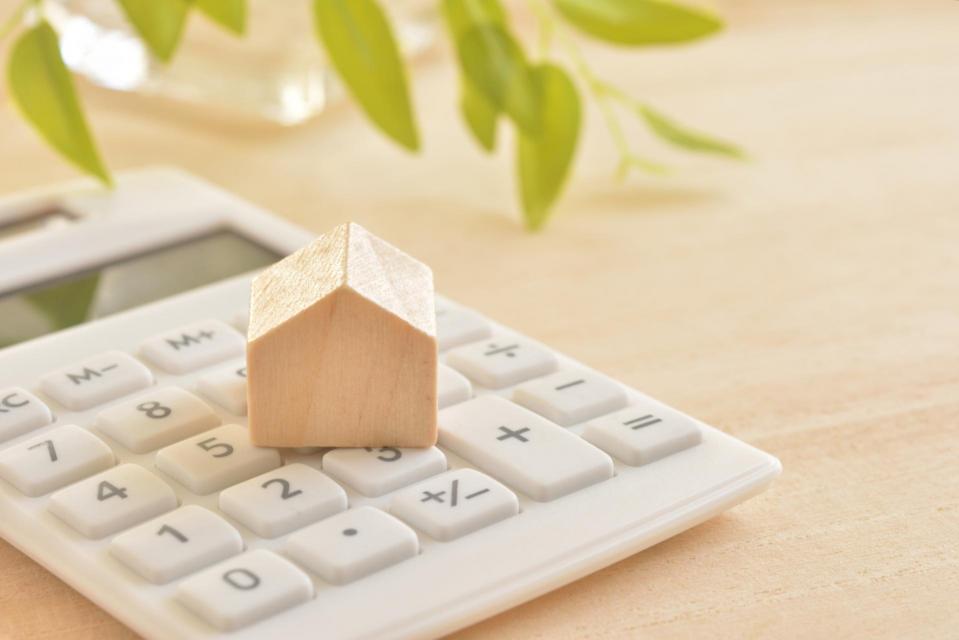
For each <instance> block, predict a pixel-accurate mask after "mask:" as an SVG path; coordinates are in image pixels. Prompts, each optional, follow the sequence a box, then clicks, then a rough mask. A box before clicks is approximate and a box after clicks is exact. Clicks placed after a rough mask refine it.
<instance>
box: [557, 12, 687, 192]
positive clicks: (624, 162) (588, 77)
mask: <svg viewBox="0 0 959 640" xmlns="http://www.w3.org/2000/svg"><path fill="white" fill-rule="evenodd" d="M557 31H558V32H559V39H560V40H561V41H562V43H563V45H564V47H565V49H566V53H567V55H568V56H569V58H570V61H571V62H572V63H573V67H574V68H575V69H576V73H577V74H578V75H579V76H580V78H582V80H583V82H584V83H585V84H586V88H587V89H588V90H589V92H590V94H591V95H592V96H593V99H594V100H595V101H596V104H598V105H599V110H600V113H601V114H602V116H603V121H604V122H605V123H606V129H607V130H608V131H609V135H610V137H611V138H612V139H613V143H614V144H615V145H616V150H617V151H618V152H619V164H618V166H617V168H616V178H617V179H618V180H623V179H624V178H625V177H626V175H627V174H628V173H629V170H630V169H631V168H637V169H642V170H643V171H646V172H649V173H657V174H664V173H668V172H669V169H668V168H667V167H666V166H664V165H661V164H659V163H657V162H653V161H651V160H647V159H646V158H643V157H640V156H637V155H636V154H634V153H633V151H632V149H630V147H629V142H628V141H627V139H626V134H625V132H624V131H623V126H622V124H621V123H620V121H619V117H618V116H617V115H616V110H615V109H614V108H613V104H612V100H611V99H615V100H619V101H622V102H626V103H628V104H629V106H630V107H632V108H634V109H638V108H639V107H640V103H639V102H637V101H636V100H634V99H633V98H632V97H630V96H629V95H627V94H626V93H625V92H623V90H622V89H619V88H618V87H616V86H614V85H612V84H610V83H609V82H607V81H605V80H603V79H602V78H600V77H599V76H597V75H596V74H595V73H594V72H593V70H592V69H590V67H589V65H588V64H586V59H585V58H584V57H583V54H582V52H580V50H579V47H577V46H576V43H575V42H574V41H573V39H572V38H571V37H570V36H569V34H568V33H566V32H565V31H564V30H562V29H557Z"/></svg>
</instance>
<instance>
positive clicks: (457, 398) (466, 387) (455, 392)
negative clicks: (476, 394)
mask: <svg viewBox="0 0 959 640" xmlns="http://www.w3.org/2000/svg"><path fill="white" fill-rule="evenodd" d="M436 374H437V375H436V388H437V389H436V396H437V404H438V405H439V408H440V409H442V408H444V407H448V406H450V405H451V404H456V403H457V402H464V401H466V400H469V399H470V398H471V397H472V396H473V389H472V388H471V387H470V381H469V380H467V379H466V378H465V377H464V376H463V374H461V373H460V372H458V371H456V370H455V369H450V368H449V367H447V366H446V365H444V364H441V365H439V367H438V368H437V372H436Z"/></svg>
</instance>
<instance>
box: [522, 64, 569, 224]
mask: <svg viewBox="0 0 959 640" xmlns="http://www.w3.org/2000/svg"><path fill="white" fill-rule="evenodd" d="M532 76H533V82H534V85H535V86H536V89H537V91H538V93H539V105H540V116H539V117H540V118H541V119H542V127H541V130H540V132H539V134H537V135H530V134H526V133H524V132H519V135H518V136H517V164H518V169H519V183H520V195H521V198H522V202H523V211H524V213H525V217H526V225H527V226H528V227H529V228H530V229H538V228H540V227H541V226H542V225H543V223H544V222H546V218H547V217H548V216H549V213H550V209H551V207H552V206H553V203H554V202H556V198H557V197H558V196H559V194H560V192H561V191H562V188H563V184H564V183H565V182H566V178H567V176H568V175H569V168H570V165H571V164H572V160H573V155H574V154H575V152H576V143H577V141H578V140H579V130H580V123H581V119H582V110H581V107H580V99H579V92H578V91H577V90H576V85H574V84H573V81H572V80H571V79H570V77H569V76H568V75H567V74H566V72H565V71H563V70H562V69H561V68H559V67H557V66H554V65H551V64H544V65H541V66H539V67H536V68H534V69H533V71H532Z"/></svg>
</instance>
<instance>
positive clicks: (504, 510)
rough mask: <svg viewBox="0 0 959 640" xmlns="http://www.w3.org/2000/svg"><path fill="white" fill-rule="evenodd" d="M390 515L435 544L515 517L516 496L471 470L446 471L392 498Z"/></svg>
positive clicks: (516, 511) (517, 505)
mask: <svg viewBox="0 0 959 640" xmlns="http://www.w3.org/2000/svg"><path fill="white" fill-rule="evenodd" d="M390 512H391V513H392V514H393V515H395V516H396V517H398V518H400V519H402V520H405V521H406V522H408V523H409V524H411V525H412V526H414V527H416V528H417V529H420V530H421V531H423V532H425V533H426V534H427V535H428V536H430V537H432V538H436V539H437V540H442V541H448V540H454V539H456V538H459V537H461V536H465V535H466V534H467V533H472V532H473V531H476V530H478V529H482V528H483V527H487V526H489V525H491V524H494V523H496V522H499V521H500V520H503V519H505V518H509V517H510V516H515V515H516V514H517V513H519V500H517V498H516V494H514V493H513V492H512V491H510V490H509V489H507V488H506V487H504V486H503V485H502V484H500V483H499V482H497V481H496V480H493V479H492V478H490V477H489V476H487V475H485V474H483V473H480V472H479V471H476V470H475V469H457V470H455V471H448V472H446V473H444V474H442V475H439V476H436V477H435V478H431V479H429V480H426V481H425V482H421V483H419V484H417V485H414V486H412V487H410V488H409V489H406V490H404V491H401V492H400V493H398V494H396V497H394V498H393V501H392V503H391V504H390Z"/></svg>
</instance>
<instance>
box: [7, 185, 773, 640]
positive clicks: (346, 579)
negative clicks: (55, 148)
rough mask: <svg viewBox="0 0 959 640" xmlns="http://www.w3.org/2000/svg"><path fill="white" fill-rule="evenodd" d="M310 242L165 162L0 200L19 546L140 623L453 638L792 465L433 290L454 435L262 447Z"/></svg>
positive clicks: (173, 632) (235, 631)
mask: <svg viewBox="0 0 959 640" xmlns="http://www.w3.org/2000/svg"><path fill="white" fill-rule="evenodd" d="M310 239H311V234H310V233H308V232H306V231H304V230H302V229H299V228H297V227H295V226H293V225H291V224H289V223H287V222H284V221H283V220H281V219H279V218H277V217H275V216H272V215H270V214H269V213H267V212H264V211H261V210H259V209H257V208H256V207H253V206H251V205H250V204H248V203H245V202H243V201H242V200H240V199H238V198H236V197H234V196H231V195H229V194H227V193H224V192H223V191H220V190H218V189H216V188H213V187H211V186H209V185H207V184H205V183H203V182H201V181H199V180H197V179H195V178H193V177H190V176H188V175H185V174H184V173H182V172H179V171H176V170H171V169H150V170H143V171H135V172H130V173H127V174H125V175H121V176H120V177H119V179H118V184H117V187H116V189H115V190H113V191H104V190H101V189H99V188H97V187H95V186H94V185H92V184H91V183H88V182H84V181H80V182H76V183H72V184H67V185H63V186H60V187H56V188H52V189H45V190H42V191H36V192H32V193H27V194H23V195H20V196H15V197H13V198H7V199H5V200H2V201H0V535H2V536H3V537H4V538H5V539H6V540H8V541H10V542H11V543H12V544H14V545H16V546H17V547H18V548H19V549H21V550H22V551H23V552H24V553H26V554H28V555H29V556H30V557H32V558H33V559H34V560H36V561H37V562H39V563H41V564H43V565H44V566H45V567H47V568H48V569H49V570H50V571H52V572H53V573H55V574H56V575H58V576H59V577H60V578H62V579H63V580H65V581H66V582H67V583H69V584H70V585H72V586H73V587H74V588H76V589H77V590H78V591H80V592H81V593H83V594H84V595H85V596H87V597H88V598H90V599H91V600H93V601H94V602H96V603H97V604H99V605H100V606H101V607H103V608H104V609H106V610H107V611H109V612H110V613H111V614H112V615H114V616H116V617H117V618H119V619H120V620H122V621H123V622H124V623H126V624H127V625H129V626H130V627H132V628H133V629H134V630H136V631H137V632H139V633H140V634H142V635H144V636H146V637H149V638H215V637H224V638H226V637H229V638H237V639H239V638H285V639H293V638H307V637H323V638H378V639H379V638H430V637H436V636H439V635H442V634H445V633H449V632H451V631H454V630H456V629H458V628H461V627H464V626H466V625H469V624H471V623H473V622H476V621H478V620H481V619H483V618H486V617H488V616H491V615H493V614H495V613H497V612H500V611H503V610H505V609H508V608H510V607H513V606H515V605H517V604H519V603H521V602H524V601H527V600H529V599H531V598H534V597H536V596H538V595H540V594H543V593H545V592H547V591H550V590H552V589H556V588H557V587H560V586H562V585H564V584H567V583H569V582H571V581H573V580H576V579H577V578H580V577H582V576H585V575H587V574H589V573H591V572H593V571H596V570H598V569H600V568H602V567H605V566H607V565H609V564H612V563H614V562H616V561H617V560H620V559H622V558H625V557H626V556H629V555H631V554H633V553H636V552H637V551H640V550H642V549H644V548H646V547H649V546H651V545H653V544H656V543H657V542H659V541H661V540H664V539H666V538H668V537H670V536H672V535H674V534H676V533H679V532H681V531H683V530H685V529H688V528H689V527H692V526H694V525H696V524H697V523H700V522H702V521H704V520H706V519H707V518H711V517H712V516H715V515H717V514H719V513H720V512H722V511H724V510H726V509H728V508H730V507H731V506H733V505H735V504H737V503H739V502H741V501H742V500H745V499H746V498H749V497H750V496H753V495H755V494H757V493H759V492H760V491H762V490H763V489H764V488H765V487H766V486H768V485H769V483H770V482H771V481H772V480H773V478H775V477H776V476H777V475H778V474H779V472H780V468H781V467H780V464H779V461H778V460H777V459H776V458H774V457H773V456H770V455H769V454H767V453H764V452H762V451H759V450H757V449H755V448H753V447H751V446H749V445H747V444H745V443H743V442H740V441H739V440H737V439H735V438H733V437H731V436H729V435H726V434H725V433H723V432H721V431H719V430H717V429H714V428H713V427H710V426H708V425H706V424H703V423H702V422H700V421H698V420H696V419H694V418H691V417H689V416H687V415H684V414H683V413H680V412H679V411H676V410H675V409H672V408H670V407H668V406H665V405H663V404H661V403H659V402H657V401H655V400H653V399H652V398H650V397H648V396H646V395H644V394H643V393H641V392H639V391H637V390H635V389H631V388H629V387H627V386H626V385H623V384H622V383H620V382H617V381H615V380H612V379H610V378H608V377H606V376H604V375H602V374H601V373H598V372H596V371H593V370H591V369H590V368H588V367H586V366H584V365H582V364H580V363H578V362H576V361H574V360H572V359H571V358H569V357H566V356H564V355H563V354H560V353H557V352H556V351H554V350H552V349H550V348H549V347H548V346H545V345H543V344H540V343H538V342H536V341H535V340H532V339H530V338H527V337H526V336H523V335H520V334H519V333H517V332H515V331H513V330H511V329H509V328H508V327H504V326H502V325H500V324H498V323H496V322H494V321H493V320H490V319H489V318H487V317H485V316H483V315H482V314H481V313H478V312H476V311H474V310H472V309H468V308H466V307H464V306H461V305H458V304H456V303H454V302H452V301H450V300H447V299H445V298H439V297H438V298H437V302H436V309H437V332H438V340H439V347H440V358H439V359H440V363H441V364H440V371H439V376H438V378H439V383H438V384H439V389H438V398H439V405H440V408H439V420H438V423H439V433H440V435H439V443H438V445H437V446H436V447H432V448H429V449H397V448H392V447H382V448H369V449H331V450H276V449H267V448H257V447H253V446H252V445H251V444H250V443H249V439H248V437H247V432H246V418H245V415H246V386H245V377H244V376H245V371H246V370H245V362H244V349H245V338H244V331H245V330H246V325H247V321H248V315H247V309H248V304H249V283H250V278H251V277H252V275H253V274H254V273H255V272H256V271H257V270H258V269H261V268H263V267H264V266H266V265H268V264H270V263H272V262H274V261H275V260H277V259H279V258H280V257H282V256H284V255H286V254H288V253H290V252H292V251H294V250H296V249H297V248H299V247H300V246H302V245H303V244H305V243H307V242H308V241H309V240H310Z"/></svg>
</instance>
